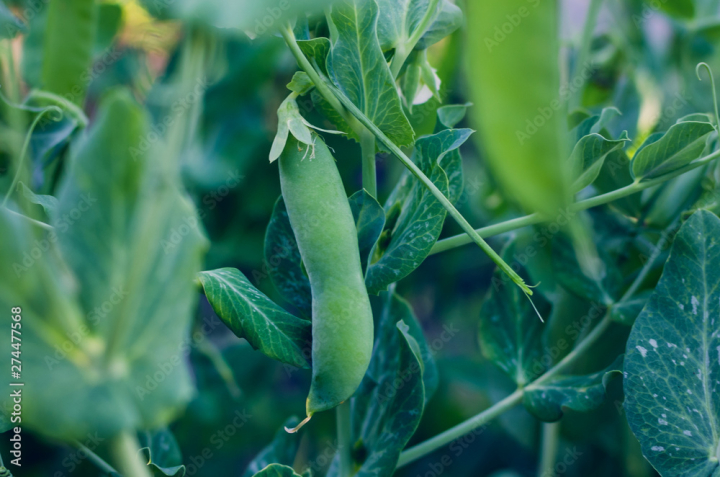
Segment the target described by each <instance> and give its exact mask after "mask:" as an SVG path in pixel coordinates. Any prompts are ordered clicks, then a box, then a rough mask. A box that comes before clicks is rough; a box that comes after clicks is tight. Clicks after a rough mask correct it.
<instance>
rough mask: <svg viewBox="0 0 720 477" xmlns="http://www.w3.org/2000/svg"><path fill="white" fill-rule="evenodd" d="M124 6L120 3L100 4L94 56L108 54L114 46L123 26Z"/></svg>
mask: <svg viewBox="0 0 720 477" xmlns="http://www.w3.org/2000/svg"><path fill="white" fill-rule="evenodd" d="M122 14H123V12H122V6H120V4H118V3H100V4H98V13H97V31H96V34H95V43H94V45H93V56H94V57H98V56H100V55H103V54H104V53H106V52H107V51H108V50H109V49H110V48H111V47H112V44H113V41H114V40H115V37H116V36H117V34H118V32H119V31H120V27H121V26H122Z"/></svg>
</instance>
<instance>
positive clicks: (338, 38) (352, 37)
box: [327, 0, 415, 146]
mask: <svg viewBox="0 0 720 477" xmlns="http://www.w3.org/2000/svg"><path fill="white" fill-rule="evenodd" d="M377 19H378V6H377V4H376V3H375V0H339V1H337V2H335V3H334V4H333V6H332V11H331V13H330V15H329V21H330V31H331V42H332V50H331V51H330V56H329V57H328V64H327V67H328V72H329V73H330V77H331V78H332V80H333V82H334V83H335V84H336V85H337V86H338V88H340V90H341V91H342V92H343V93H344V94H345V95H346V96H347V97H348V98H349V99H350V100H351V101H352V102H353V103H354V104H355V105H356V106H357V107H358V108H359V109H360V111H362V112H363V113H364V114H365V115H366V116H367V117H368V118H369V119H370V120H371V121H373V123H375V125H376V126H377V127H378V128H380V130H381V131H382V132H383V133H385V134H386V135H387V136H388V138H390V140H391V141H392V142H394V143H395V144H396V145H397V146H407V145H410V144H412V142H413V140H414V136H415V133H414V132H413V130H412V127H410V123H409V122H408V119H407V118H406V117H405V113H403V110H402V105H401V104H400V96H399V95H398V91H397V88H396V86H395V81H394V79H393V77H392V74H391V73H390V68H389V67H388V64H387V61H386V60H385V56H384V55H383V52H382V50H381V49H380V44H379V43H378V38H377V28H376V26H377ZM338 127H340V125H338ZM346 132H348V133H349V134H350V137H352V138H354V139H356V140H357V139H358V136H357V134H356V133H355V132H354V131H346Z"/></svg>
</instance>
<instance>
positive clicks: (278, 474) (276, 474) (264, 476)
mask: <svg viewBox="0 0 720 477" xmlns="http://www.w3.org/2000/svg"><path fill="white" fill-rule="evenodd" d="M254 477H300V476H299V475H298V474H296V473H295V471H294V470H293V468H292V467H288V466H286V465H280V464H270V465H268V466H267V467H265V468H264V469H263V470H261V471H260V472H258V473H257V474H255V476H254Z"/></svg>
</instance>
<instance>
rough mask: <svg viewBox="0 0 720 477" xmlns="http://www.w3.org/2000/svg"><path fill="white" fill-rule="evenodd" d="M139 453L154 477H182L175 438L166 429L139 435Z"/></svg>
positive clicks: (183, 468)
mask: <svg viewBox="0 0 720 477" xmlns="http://www.w3.org/2000/svg"><path fill="white" fill-rule="evenodd" d="M139 441H140V446H141V449H140V452H141V453H142V454H143V456H144V458H145V461H146V462H147V465H148V466H149V467H150V471H151V472H152V474H153V475H154V476H158V477H162V476H171V477H184V476H185V473H186V469H185V466H184V465H182V454H181V453H180V447H179V446H178V443H177V441H176V440H175V436H173V435H172V433H171V432H170V431H169V430H168V429H167V428H161V429H158V430H155V431H144V432H140V433H139Z"/></svg>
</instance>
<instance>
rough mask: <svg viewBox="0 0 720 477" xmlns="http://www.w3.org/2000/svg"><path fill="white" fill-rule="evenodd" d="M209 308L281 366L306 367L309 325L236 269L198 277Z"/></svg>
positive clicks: (224, 269)
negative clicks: (269, 296)
mask: <svg viewBox="0 0 720 477" xmlns="http://www.w3.org/2000/svg"><path fill="white" fill-rule="evenodd" d="M199 278H200V282H201V284H202V286H203V289H204V290H205V296H206V297H207V299H208V301H209V302H210V305H211V306H212V307H213V310H215V313H217V315H218V316H219V317H220V319H221V320H222V321H223V323H225V324H226V325H227V326H228V328H230V330H232V332H233V333H235V334H236V335H237V336H238V337H240V338H245V339H246V340H247V341H248V343H250V344H251V345H252V347H253V348H255V349H257V350H260V351H261V352H262V353H263V354H265V355H266V356H269V357H270V358H273V359H276V360H278V361H281V362H283V363H287V364H290V365H292V366H297V367H298V368H307V367H309V366H308V363H307V360H306V359H305V357H304V355H303V350H307V349H309V345H310V343H311V339H312V331H311V323H310V321H308V320H304V319H302V318H298V317H296V316H293V315H291V314H290V313H288V312H287V311H285V310H283V309H282V308H280V307H279V306H278V305H276V304H275V303H274V302H273V301H272V300H270V298H268V297H267V296H265V295H264V294H263V293H261V292H260V291H259V290H258V289H257V288H255V287H254V286H253V285H252V284H251V283H250V281H249V280H248V279H247V278H245V275H243V274H242V272H240V270H237V269H234V268H220V269H218V270H212V271H209V272H201V273H200V274H199Z"/></svg>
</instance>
